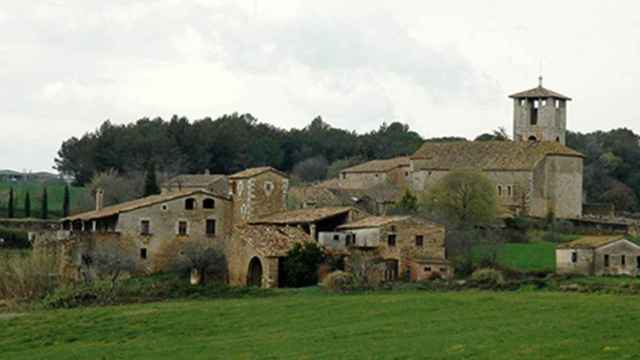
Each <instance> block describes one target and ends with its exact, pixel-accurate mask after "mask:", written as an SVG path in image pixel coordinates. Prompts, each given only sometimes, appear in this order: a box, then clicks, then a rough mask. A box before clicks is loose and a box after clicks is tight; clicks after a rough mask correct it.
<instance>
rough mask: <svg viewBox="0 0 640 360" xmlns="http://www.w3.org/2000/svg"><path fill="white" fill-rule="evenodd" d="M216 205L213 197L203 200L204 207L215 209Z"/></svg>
mask: <svg viewBox="0 0 640 360" xmlns="http://www.w3.org/2000/svg"><path fill="white" fill-rule="evenodd" d="M215 207H216V201H215V200H213V199H211V198H207V199H204V200H203V201H202V208H203V209H215Z"/></svg>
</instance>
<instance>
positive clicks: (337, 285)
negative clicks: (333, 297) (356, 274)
mask: <svg viewBox="0 0 640 360" xmlns="http://www.w3.org/2000/svg"><path fill="white" fill-rule="evenodd" d="M321 286H322V288H323V289H325V290H327V291H331V292H339V293H343V292H348V291H351V290H353V289H354V288H355V281H354V278H353V274H351V273H348V272H344V271H334V272H332V273H331V274H329V275H327V277H326V278H324V280H323V281H322V284H321Z"/></svg>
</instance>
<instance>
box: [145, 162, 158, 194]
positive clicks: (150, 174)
mask: <svg viewBox="0 0 640 360" xmlns="http://www.w3.org/2000/svg"><path fill="white" fill-rule="evenodd" d="M146 171H147V172H146V174H145V179H144V196H151V195H156V194H160V188H159V187H158V179H157V178H156V164H155V163H154V162H153V161H149V163H148V164H147V166H146Z"/></svg>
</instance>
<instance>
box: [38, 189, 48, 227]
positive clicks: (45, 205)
mask: <svg viewBox="0 0 640 360" xmlns="http://www.w3.org/2000/svg"><path fill="white" fill-rule="evenodd" d="M40 216H41V217H42V219H43V220H47V218H49V198H48V195H47V187H46V186H45V187H44V188H42V210H41V211H40Z"/></svg>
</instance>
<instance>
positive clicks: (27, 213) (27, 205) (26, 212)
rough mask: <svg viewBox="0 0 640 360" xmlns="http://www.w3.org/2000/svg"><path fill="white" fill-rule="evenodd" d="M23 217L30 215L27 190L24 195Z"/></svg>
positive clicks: (29, 201) (29, 197)
mask: <svg viewBox="0 0 640 360" xmlns="http://www.w3.org/2000/svg"><path fill="white" fill-rule="evenodd" d="M24 217H26V218H30V217H31V195H29V192H28V191H27V193H26V194H25V196H24Z"/></svg>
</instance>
